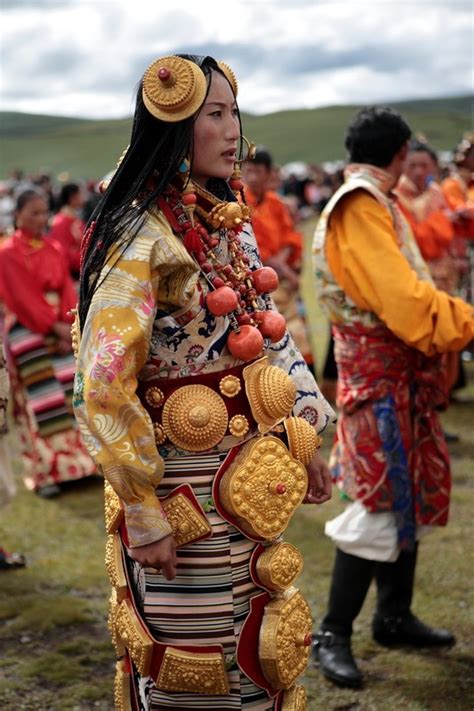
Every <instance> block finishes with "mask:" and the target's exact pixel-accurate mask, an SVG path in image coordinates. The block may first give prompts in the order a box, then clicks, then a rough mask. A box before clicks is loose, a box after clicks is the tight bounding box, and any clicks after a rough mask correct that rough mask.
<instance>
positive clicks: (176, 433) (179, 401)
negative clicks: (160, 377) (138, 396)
mask: <svg viewBox="0 0 474 711" xmlns="http://www.w3.org/2000/svg"><path fill="white" fill-rule="evenodd" d="M228 421H229V418H228V415H227V409H226V406H225V404H224V401H223V399H222V398H221V396H220V395H218V394H217V393H216V392H214V390H211V388H208V387H206V386H205V385H184V386H183V387H182V388H179V389H178V390H175V392H174V393H172V394H171V395H170V397H169V398H168V400H167V401H166V402H165V405H164V407H163V418H162V425H163V429H164V431H165V433H166V435H167V437H168V439H170V440H171V442H173V444H174V445H176V447H179V448H180V449H184V450H187V451H189V452H204V451H206V450H207V449H212V447H215V445H216V444H219V442H220V441H221V440H222V438H223V437H224V435H225V433H226V430H227V425H228Z"/></svg>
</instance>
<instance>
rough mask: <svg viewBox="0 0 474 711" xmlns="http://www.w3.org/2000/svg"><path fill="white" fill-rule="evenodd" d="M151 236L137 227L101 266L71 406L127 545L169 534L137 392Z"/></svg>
mask: <svg viewBox="0 0 474 711" xmlns="http://www.w3.org/2000/svg"><path fill="white" fill-rule="evenodd" d="M158 249H159V240H157V239H156V234H153V232H150V231H148V232H147V231H146V230H142V231H141V232H140V234H139V235H138V236H137V237H136V238H135V239H134V241H133V243H132V244H131V246H130V247H128V249H127V250H126V251H125V253H124V254H123V255H122V256H121V257H120V259H119V260H118V262H116V258H112V260H111V263H112V264H113V267H112V268H111V267H110V266H109V265H106V267H105V268H104V270H103V274H102V277H106V278H105V279H101V285H100V286H99V288H98V289H97V291H96V292H95V294H94V297H93V300H92V304H91V306H90V309H89V313H88V316H87V319H86V323H85V325H84V329H83V333H82V337H81V345H80V350H79V356H78V363H77V373H76V380H75V389H74V409H75V413H76V417H77V419H78V422H79V426H80V429H81V432H82V435H83V438H84V441H85V443H86V445H87V447H88V449H89V452H90V454H91V455H92V456H93V457H94V459H95V461H96V462H97V464H98V465H99V467H100V468H101V470H102V472H103V474H104V476H105V477H106V479H107V480H108V481H109V482H110V484H111V485H112V487H113V488H114V490H115V491H116V493H117V494H118V496H119V497H120V499H121V500H122V501H123V503H124V507H125V518H126V524H127V529H128V536H129V541H130V545H131V546H132V547H136V546H141V545H145V544H147V543H152V542H154V541H157V540H160V539H161V538H163V537H164V536H166V535H168V534H169V533H171V527H170V525H169V523H168V522H167V520H166V518H165V516H164V513H163V510H162V508H161V505H160V503H159V500H158V498H157V497H156V495H155V488H156V486H157V484H158V482H159V481H160V479H161V477H162V474H163V460H162V459H161V457H160V456H159V454H158V451H157V448H156V445H155V440H154V435H153V426H152V423H151V420H150V417H149V415H148V413H147V412H146V410H145V409H144V408H143V406H142V405H141V403H140V401H139V399H138V397H137V395H136V388H137V375H138V373H139V372H140V370H141V369H142V367H143V366H144V364H145V362H146V359H147V355H148V351H149V344H150V336H151V331H152V326H153V320H154V316H155V313H156V302H157V293H158V286H159V271H160V269H159V264H158V262H161V259H158V257H157V255H158Z"/></svg>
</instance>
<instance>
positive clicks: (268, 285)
mask: <svg viewBox="0 0 474 711" xmlns="http://www.w3.org/2000/svg"><path fill="white" fill-rule="evenodd" d="M252 279H253V283H254V284H255V288H256V290H257V293H258V294H269V293H270V292H272V291H275V290H276V289H278V283H279V279H278V274H277V273H276V271H275V270H274V269H272V267H261V268H260V269H256V270H255V271H254V272H252Z"/></svg>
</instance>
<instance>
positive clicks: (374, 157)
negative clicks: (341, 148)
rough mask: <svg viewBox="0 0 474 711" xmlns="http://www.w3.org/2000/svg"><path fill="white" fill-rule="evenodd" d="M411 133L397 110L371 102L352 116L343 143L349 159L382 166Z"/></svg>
mask: <svg viewBox="0 0 474 711" xmlns="http://www.w3.org/2000/svg"><path fill="white" fill-rule="evenodd" d="M410 136H411V129H410V127H409V126H408V124H407V123H406V122H405V121H404V119H403V118H402V117H401V116H400V114H399V113H397V112H396V111H394V110H393V109H390V108H387V107H377V106H371V107H367V108H364V109H362V110H361V111H359V113H357V114H356V115H355V117H354V118H353V119H352V121H351V123H350V124H349V126H348V128H347V131H346V136H345V141H344V145H345V147H346V148H347V150H348V151H349V160H350V162H351V163H368V164H369V165H375V166H377V167H378V168H385V167H386V166H388V165H390V163H391V162H392V160H393V159H394V158H395V156H396V155H397V153H398V152H399V151H400V150H401V149H402V148H403V146H404V145H405V143H406V142H407V141H408V140H409V139H410Z"/></svg>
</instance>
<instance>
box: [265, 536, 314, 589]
mask: <svg viewBox="0 0 474 711" xmlns="http://www.w3.org/2000/svg"><path fill="white" fill-rule="evenodd" d="M256 567H257V574H258V577H259V578H260V580H261V581H262V583H263V585H265V587H266V588H268V589H269V590H280V591H281V590H285V589H286V588H288V587H289V586H290V585H292V584H293V582H294V580H295V579H296V578H297V577H298V575H299V574H300V573H301V571H302V570H303V557H302V555H301V553H300V552H299V550H298V549H297V548H295V547H294V546H292V545H291V543H274V544H273V545H271V546H268V547H267V548H265V550H264V551H263V553H261V555H260V556H259V558H258V560H257V564H256Z"/></svg>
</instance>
